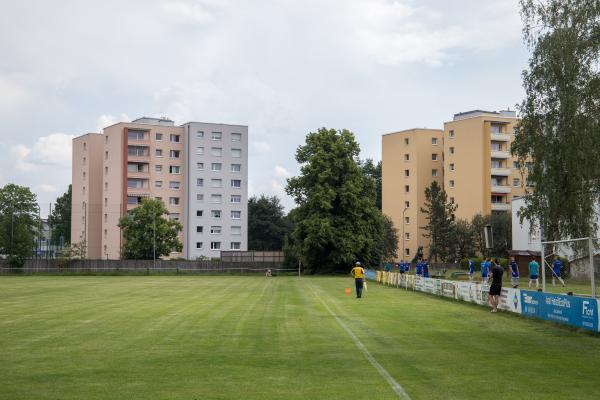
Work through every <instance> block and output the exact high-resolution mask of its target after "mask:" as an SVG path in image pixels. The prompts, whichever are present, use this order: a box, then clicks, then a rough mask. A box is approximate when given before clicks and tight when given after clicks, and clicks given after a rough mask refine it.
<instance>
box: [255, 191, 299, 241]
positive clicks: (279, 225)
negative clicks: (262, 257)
mask: <svg viewBox="0 0 600 400" xmlns="http://www.w3.org/2000/svg"><path fill="white" fill-rule="evenodd" d="M290 229H291V227H290V224H289V221H288V220H287V218H285V214H284V212H283V206H282V205H281V201H280V200H279V198H278V197H277V196H272V197H269V196H265V195H261V196H260V197H256V196H253V197H251V198H250V199H249V200H248V248H249V249H251V250H281V249H282V248H283V244H284V240H285V235H286V234H287V233H288V232H289V231H290Z"/></svg>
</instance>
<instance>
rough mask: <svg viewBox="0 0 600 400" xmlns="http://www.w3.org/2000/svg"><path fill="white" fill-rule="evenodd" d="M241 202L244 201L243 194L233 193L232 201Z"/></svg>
mask: <svg viewBox="0 0 600 400" xmlns="http://www.w3.org/2000/svg"><path fill="white" fill-rule="evenodd" d="M241 202H242V196H240V195H239V194H232V195H231V198H230V203H241Z"/></svg>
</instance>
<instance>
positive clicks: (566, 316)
mask: <svg viewBox="0 0 600 400" xmlns="http://www.w3.org/2000/svg"><path fill="white" fill-rule="evenodd" d="M521 306H522V309H521V313H522V314H523V315H527V316H530V317H537V318H541V319H545V320H547V321H555V322H559V323H562V324H567V325H572V326H576V327H578V328H583V329H588V330H591V331H594V332H598V301H597V300H595V299H591V298H587V297H577V296H566V295H562V294H550V293H542V292H534V291H530V290H521Z"/></svg>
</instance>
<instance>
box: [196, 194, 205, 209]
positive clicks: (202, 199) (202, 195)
mask: <svg viewBox="0 0 600 400" xmlns="http://www.w3.org/2000/svg"><path fill="white" fill-rule="evenodd" d="M196 201H204V194H202V193H197V194H196ZM200 213H202V211H200Z"/></svg>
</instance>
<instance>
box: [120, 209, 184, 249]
mask: <svg viewBox="0 0 600 400" xmlns="http://www.w3.org/2000/svg"><path fill="white" fill-rule="evenodd" d="M168 215H169V212H168V211H167V209H166V208H165V206H164V205H163V203H162V201H160V200H155V199H144V200H142V204H141V205H140V206H138V207H136V208H134V209H133V210H131V211H130V212H129V214H128V215H127V216H125V217H122V218H121V219H120V220H119V227H121V228H122V229H123V239H124V240H125V243H124V245H123V257H124V258H127V259H136V260H152V259H154V245H155V239H156V257H157V258H158V257H161V256H168V255H169V254H170V253H171V252H174V251H177V252H179V251H181V250H182V249H183V244H182V243H181V241H180V240H179V238H178V236H177V235H178V234H179V232H181V229H182V227H181V224H180V223H179V222H178V221H174V220H170V219H168V218H166V216H168Z"/></svg>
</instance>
